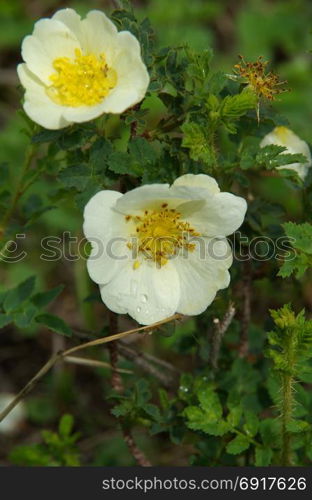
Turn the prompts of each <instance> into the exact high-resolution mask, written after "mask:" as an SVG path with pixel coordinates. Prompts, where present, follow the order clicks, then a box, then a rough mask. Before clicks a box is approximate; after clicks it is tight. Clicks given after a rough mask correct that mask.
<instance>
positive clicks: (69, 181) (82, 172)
mask: <svg viewBox="0 0 312 500" xmlns="http://www.w3.org/2000/svg"><path fill="white" fill-rule="evenodd" d="M90 177H91V172H90V169H89V168H88V167H87V166H86V165H73V166H70V167H67V168H65V169H64V170H62V171H61V172H60V174H59V178H60V180H61V182H62V184H63V185H64V186H65V187H66V188H72V187H73V188H76V189H77V190H78V191H83V190H84V189H85V187H86V185H87V184H88V181H89V178H90Z"/></svg>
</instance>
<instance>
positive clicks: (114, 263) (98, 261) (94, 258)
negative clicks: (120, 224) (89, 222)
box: [87, 237, 130, 285]
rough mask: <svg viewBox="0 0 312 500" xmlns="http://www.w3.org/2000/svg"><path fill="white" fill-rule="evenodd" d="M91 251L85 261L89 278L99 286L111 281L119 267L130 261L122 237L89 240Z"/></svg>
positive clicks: (128, 251) (124, 240) (128, 252)
mask: <svg viewBox="0 0 312 500" xmlns="http://www.w3.org/2000/svg"><path fill="white" fill-rule="evenodd" d="M91 241H92V251H91V254H90V256H89V258H88V261H87V268H88V273H89V276H90V278H91V279H92V280H93V281H94V282H95V283H98V284H99V285H104V284H106V283H108V282H109V281H111V279H112V278H113V277H114V275H115V274H116V273H117V272H118V271H119V269H120V265H122V264H123V263H124V261H125V260H127V261H128V260H129V259H130V250H129V249H128V248H127V246H126V239H125V238H123V237H119V238H118V237H116V238H115V239H113V238H111V239H109V240H100V239H98V238H91Z"/></svg>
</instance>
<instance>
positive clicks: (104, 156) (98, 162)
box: [89, 137, 113, 174]
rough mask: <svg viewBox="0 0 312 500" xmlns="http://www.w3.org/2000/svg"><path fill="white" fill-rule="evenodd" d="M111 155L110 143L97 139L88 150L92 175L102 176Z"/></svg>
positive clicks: (103, 139) (111, 147) (102, 138)
mask: <svg viewBox="0 0 312 500" xmlns="http://www.w3.org/2000/svg"><path fill="white" fill-rule="evenodd" d="M112 153H113V146H112V143H111V142H110V141H109V140H108V139H105V138H104V137H100V138H99V139H97V140H96V141H95V142H94V144H93V145H92V146H91V148H90V158H89V165H90V166H91V168H92V170H93V173H95V174H103V173H104V172H105V170H106V166H107V163H108V160H109V158H110V157H111V155H112Z"/></svg>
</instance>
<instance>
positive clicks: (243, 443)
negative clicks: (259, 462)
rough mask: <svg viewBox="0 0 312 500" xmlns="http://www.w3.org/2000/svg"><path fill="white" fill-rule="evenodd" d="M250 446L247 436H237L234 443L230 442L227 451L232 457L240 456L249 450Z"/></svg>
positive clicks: (233, 440)
mask: <svg viewBox="0 0 312 500" xmlns="http://www.w3.org/2000/svg"><path fill="white" fill-rule="evenodd" d="M249 446H250V442H249V440H248V438H247V437H246V436H240V435H239V436H236V437H235V438H234V439H232V441H230V442H229V443H228V444H227V446H226V451H227V453H229V454H230V455H238V454H239V453H242V452H243V451H245V450H247V449H248V448H249Z"/></svg>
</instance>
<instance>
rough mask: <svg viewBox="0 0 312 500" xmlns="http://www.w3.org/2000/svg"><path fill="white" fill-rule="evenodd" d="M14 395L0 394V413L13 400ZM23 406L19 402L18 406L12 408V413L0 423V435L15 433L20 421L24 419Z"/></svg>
mask: <svg viewBox="0 0 312 500" xmlns="http://www.w3.org/2000/svg"><path fill="white" fill-rule="evenodd" d="M14 397H15V395H14V394H10V393H8V392H2V393H0V411H2V410H4V408H6V407H7V406H8V405H9V404H10V403H11V401H12V400H13V399H14ZM25 414H26V412H25V406H24V403H23V402H22V401H21V402H20V403H18V405H16V406H15V408H13V410H12V411H10V413H9V414H8V415H7V416H6V417H5V418H4V419H3V420H2V422H0V433H1V434H12V433H13V432H15V431H16V430H17V429H18V427H19V426H20V424H21V423H22V421H23V420H24V418H25Z"/></svg>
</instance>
